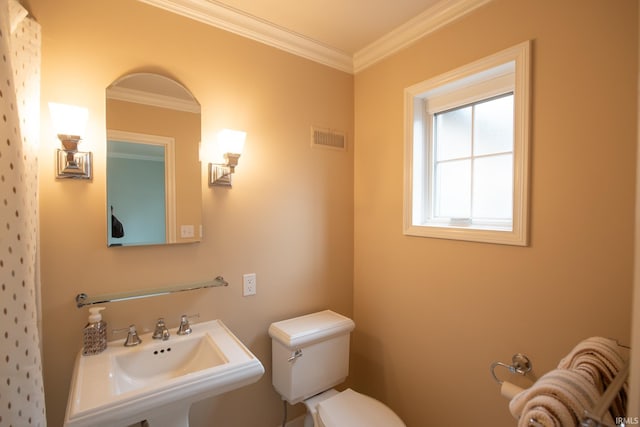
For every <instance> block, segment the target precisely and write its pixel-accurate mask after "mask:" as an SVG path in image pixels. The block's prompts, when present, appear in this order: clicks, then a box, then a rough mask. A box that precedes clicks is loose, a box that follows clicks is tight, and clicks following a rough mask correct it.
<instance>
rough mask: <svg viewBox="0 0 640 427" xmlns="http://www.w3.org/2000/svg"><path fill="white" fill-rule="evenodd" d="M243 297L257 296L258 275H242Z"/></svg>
mask: <svg viewBox="0 0 640 427" xmlns="http://www.w3.org/2000/svg"><path fill="white" fill-rule="evenodd" d="M242 285H243V286H242V296H244V297H248V296H249V295H255V294H256V273H250V274H243V275H242Z"/></svg>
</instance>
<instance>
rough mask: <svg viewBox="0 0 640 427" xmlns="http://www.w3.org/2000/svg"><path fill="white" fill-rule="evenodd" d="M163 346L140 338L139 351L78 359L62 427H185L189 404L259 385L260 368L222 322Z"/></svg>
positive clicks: (116, 344)
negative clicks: (141, 425) (144, 426)
mask: <svg viewBox="0 0 640 427" xmlns="http://www.w3.org/2000/svg"><path fill="white" fill-rule="evenodd" d="M191 327H192V329H193V332H192V333H191V334H189V335H184V336H179V335H176V334H172V335H171V338H169V340H168V341H159V340H154V339H152V338H151V334H150V333H149V334H146V335H142V336H141V338H142V344H140V345H138V346H135V347H124V346H123V340H120V341H112V342H110V343H109V346H108V348H107V350H105V351H104V352H102V353H100V354H98V355H94V356H82V354H81V352H80V353H79V354H78V357H77V359H76V364H75V369H74V373H73V379H72V382H71V390H70V392H69V402H68V404H67V413H66V417H65V426H66V427H83V426H91V427H107V426H108V427H120V426H122V427H127V426H129V425H131V424H133V423H136V422H139V421H142V420H147V422H148V423H149V425H150V427H186V426H188V425H189V424H188V419H189V408H190V407H191V404H192V403H193V402H197V401H198V400H202V399H205V398H207V397H211V396H215V395H217V394H221V393H225V392H227V391H230V390H234V389H236V388H239V387H243V386H245V385H248V384H252V383H254V382H256V381H258V380H259V379H260V377H261V376H262V374H263V373H264V367H263V366H262V364H261V363H260V361H259V360H258V359H257V358H256V357H255V356H254V355H253V354H252V353H251V352H250V351H249V350H248V349H247V348H246V347H245V346H244V345H243V344H242V343H241V342H240V341H239V340H238V339H237V338H236V337H235V335H233V333H232V332H231V331H229V329H228V328H227V327H226V326H225V325H224V324H223V323H222V322H221V321H220V320H213V321H210V322H203V323H196V324H192V325H191Z"/></svg>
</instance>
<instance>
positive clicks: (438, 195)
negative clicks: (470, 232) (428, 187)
mask: <svg viewBox="0 0 640 427" xmlns="http://www.w3.org/2000/svg"><path fill="white" fill-rule="evenodd" d="M435 184H436V185H435V210H434V215H435V216H436V217H447V218H470V217H471V160H455V161H451V162H444V163H438V164H436V182H435Z"/></svg>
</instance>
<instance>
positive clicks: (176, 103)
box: [107, 87, 200, 114]
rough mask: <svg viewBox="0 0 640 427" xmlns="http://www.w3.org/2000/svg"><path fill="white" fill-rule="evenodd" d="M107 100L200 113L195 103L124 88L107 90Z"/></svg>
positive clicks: (198, 106) (198, 105)
mask: <svg viewBox="0 0 640 427" xmlns="http://www.w3.org/2000/svg"><path fill="white" fill-rule="evenodd" d="M107 98H109V99H116V100H118V101H127V102H135V103H136V104H143V105H151V106H153V107H160V108H168V109H170V110H178V111H185V112H187V113H197V114H199V113H200V104H198V103H197V102H195V101H189V100H186V99H179V98H174V97H172V96H165V95H160V94H157V93H150V92H145V91H141V90H137V89H129V88H124V87H110V88H108V90H107Z"/></svg>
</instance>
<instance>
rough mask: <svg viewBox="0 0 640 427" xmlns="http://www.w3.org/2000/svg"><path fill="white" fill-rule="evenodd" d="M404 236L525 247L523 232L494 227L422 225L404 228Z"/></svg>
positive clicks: (525, 241) (524, 234)
mask: <svg viewBox="0 0 640 427" xmlns="http://www.w3.org/2000/svg"><path fill="white" fill-rule="evenodd" d="M404 234H405V235H407V236H415V237H432V238H436V239H448V240H465V241H469V242H482V243H493V244H501V245H514V246H526V245H527V240H526V233H524V231H523V230H517V229H511V228H507V227H495V226H479V225H469V226H458V227H456V226H449V225H443V224H422V225H410V226H408V227H405V229H404Z"/></svg>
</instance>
